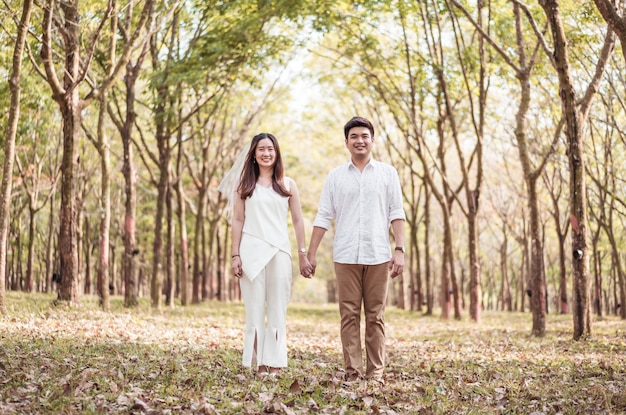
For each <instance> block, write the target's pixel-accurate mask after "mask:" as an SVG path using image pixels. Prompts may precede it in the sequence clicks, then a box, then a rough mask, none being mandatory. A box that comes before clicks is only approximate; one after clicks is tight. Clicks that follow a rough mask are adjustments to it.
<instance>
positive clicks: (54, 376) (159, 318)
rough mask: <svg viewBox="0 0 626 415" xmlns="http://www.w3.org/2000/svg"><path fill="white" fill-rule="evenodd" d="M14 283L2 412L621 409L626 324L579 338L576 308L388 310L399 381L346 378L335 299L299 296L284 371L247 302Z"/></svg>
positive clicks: (0, 387)
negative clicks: (552, 311)
mask: <svg viewBox="0 0 626 415" xmlns="http://www.w3.org/2000/svg"><path fill="white" fill-rule="evenodd" d="M52 300H53V297H52V296H49V295H45V294H23V293H14V292H8V293H7V306H8V308H9V314H8V315H7V316H2V317H0V413H18V414H21V413H24V414H26V413H28V414H31V413H34V414H40V413H42V414H44V413H54V414H57V413H59V414H75V413H76V414H78V413H87V414H91V413H93V414H96V413H98V414H99V413H124V414H128V413H136V414H139V413H145V414H168V413H172V414H179V413H185V414H186V413H188V414H191V413H194V414H195V413H198V414H235V413H237V414H257V413H264V412H265V413H281V414H309V413H322V414H337V413H340V414H498V413H499V414H537V415H538V414H584V413H589V414H621V413H626V359H625V356H626V354H625V353H626V330H625V327H626V325H625V322H624V321H621V320H618V319H616V318H614V317H608V318H605V319H604V320H602V321H595V322H594V324H593V331H594V333H593V336H592V337H591V338H590V339H587V340H585V341H573V340H572V334H571V331H572V318H571V316H557V315H550V316H548V320H547V321H548V323H547V334H546V336H545V337H544V338H532V337H530V336H529V332H530V324H531V316H530V315H529V314H527V313H526V314H522V313H490V312H486V313H484V316H483V322H482V323H481V324H480V325H476V324H475V323H472V322H471V321H468V320H463V321H442V320H441V319H440V318H438V317H426V316H422V315H420V314H416V313H411V312H407V311H403V310H397V309H395V308H393V307H390V308H389V309H388V311H387V316H386V320H387V356H388V359H387V360H388V363H387V368H386V373H385V376H386V381H387V382H386V385H385V386H384V387H382V388H380V387H378V386H377V385H373V384H370V383H366V382H363V383H360V384H355V385H351V386H350V387H344V386H342V385H341V382H340V380H339V378H340V376H341V373H342V357H341V353H340V351H341V344H340V340H339V323H338V312H337V307H336V306H335V305H329V306H312V305H303V304H291V305H290V308H289V312H288V330H289V332H288V341H289V358H290V361H289V368H288V369H287V370H285V371H284V372H283V374H282V375H281V376H280V377H279V378H276V379H273V378H272V379H267V378H259V377H257V376H255V375H254V374H253V373H252V372H251V371H250V370H249V369H246V368H243V367H241V363H240V361H241V347H242V335H243V334H242V331H243V327H244V324H245V323H244V310H243V305H242V304H239V303H232V304H222V303H217V302H211V303H204V304H201V305H194V306H191V307H186V308H183V307H176V308H174V309H163V310H153V309H151V308H150V306H149V303H148V302H147V301H142V302H141V303H140V305H139V307H138V308H137V309H132V310H129V309H125V308H123V306H122V299H121V298H113V299H112V310H113V311H111V312H110V313H104V312H102V311H100V310H98V306H97V300H96V299H95V298H93V297H83V298H82V300H81V304H80V305H79V306H78V307H74V308H67V307H52V306H51V303H52Z"/></svg>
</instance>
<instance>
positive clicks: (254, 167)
mask: <svg viewBox="0 0 626 415" xmlns="http://www.w3.org/2000/svg"><path fill="white" fill-rule="evenodd" d="M344 138H345V145H346V148H347V149H348V151H349V152H350V156H351V157H350V161H349V162H347V163H345V164H343V165H341V166H339V167H336V168H335V169H333V170H332V171H331V172H330V173H329V174H328V176H327V178H326V181H325V183H324V188H323V190H322V194H321V197H320V201H319V205H318V211H317V215H316V217H315V221H314V223H313V232H312V234H311V239H310V242H309V249H308V252H307V249H306V246H305V245H306V241H305V232H304V222H303V217H302V209H301V206H300V198H299V194H298V188H297V186H296V183H295V181H294V180H293V179H291V178H289V177H287V176H284V171H283V163H282V158H281V154H280V149H279V145H278V141H277V140H276V138H275V137H274V136H273V135H272V134H268V133H261V134H258V135H256V136H255V137H254V138H253V139H252V142H251V143H250V148H249V150H248V151H247V153H244V154H245V160H243V166H236V167H233V170H231V171H235V172H236V173H239V171H241V173H240V175H239V176H238V177H237V178H236V180H237V181H236V182H234V183H235V186H233V187H234V188H235V191H234V194H233V195H232V197H231V201H232V203H233V206H232V212H233V217H232V272H233V275H234V276H235V277H237V278H239V283H240V288H241V295H242V298H243V302H244V304H245V310H246V329H245V339H244V347H243V359H242V363H243V366H245V367H252V366H253V365H255V366H256V367H257V373H259V374H264V373H269V374H276V373H279V372H280V370H281V368H284V367H287V341H286V315H287V304H288V302H289V297H290V290H291V277H292V269H291V243H290V240H289V235H288V223H287V216H288V213H289V212H290V213H291V220H292V223H293V227H294V229H295V234H296V241H297V244H298V260H299V267H300V274H301V275H302V276H304V277H305V278H311V277H312V276H314V275H315V268H316V265H317V260H316V253H317V249H318V247H319V244H320V242H321V240H322V238H323V237H324V234H325V233H326V231H327V230H328V229H329V228H330V226H331V224H332V222H333V221H334V222H335V227H336V229H335V238H334V241H333V262H334V267H335V275H336V278H337V294H338V300H339V311H340V316H341V343H342V348H343V356H344V365H345V379H344V380H345V381H346V382H354V381H356V380H359V379H361V378H366V379H371V380H373V381H377V382H379V383H380V384H384V378H383V370H384V366H385V322H384V314H385V303H386V299H387V284H388V278H389V275H391V278H394V277H396V276H398V275H400V274H402V271H403V269H404V250H405V249H404V221H405V214H404V209H403V207H402V192H401V188H400V180H399V178H398V173H397V171H396V169H395V168H394V167H393V166H391V165H388V164H385V163H381V162H379V161H376V160H374V159H373V158H372V156H371V151H372V146H373V144H374V127H373V125H372V123H371V122H370V121H369V120H367V119H365V118H363V117H353V118H352V119H350V120H349V121H348V122H347V123H346V125H345V126H344ZM240 169H241V170H240ZM220 190H222V189H220ZM390 227H391V229H392V230H393V234H394V239H395V247H394V249H393V250H392V249H391V248H390V241H389V228H390ZM361 305H363V308H364V311H365V320H366V322H365V323H366V324H365V348H366V357H367V365H366V368H365V371H363V361H362V352H361V340H360V339H361V336H360V320H361Z"/></svg>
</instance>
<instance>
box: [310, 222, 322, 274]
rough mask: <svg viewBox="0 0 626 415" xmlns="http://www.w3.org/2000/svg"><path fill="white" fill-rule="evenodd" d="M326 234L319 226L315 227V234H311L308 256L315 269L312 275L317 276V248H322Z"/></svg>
mask: <svg viewBox="0 0 626 415" xmlns="http://www.w3.org/2000/svg"><path fill="white" fill-rule="evenodd" d="M325 234H326V229H324V228H321V227H319V226H314V227H313V232H311V241H310V242H309V252H308V253H307V256H308V258H309V262H310V263H311V266H312V267H313V272H311V275H315V267H316V266H317V259H316V258H315V256H316V255H317V248H319V246H320V242H322V238H323V237H324V235H325Z"/></svg>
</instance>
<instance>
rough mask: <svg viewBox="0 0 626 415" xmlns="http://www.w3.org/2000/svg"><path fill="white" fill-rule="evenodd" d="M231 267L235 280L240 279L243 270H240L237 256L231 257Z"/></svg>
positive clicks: (239, 261) (239, 260) (239, 259)
mask: <svg viewBox="0 0 626 415" xmlns="http://www.w3.org/2000/svg"><path fill="white" fill-rule="evenodd" d="M232 266H233V275H234V276H235V277H237V278H241V277H242V276H243V269H242V268H241V257H240V256H239V255H234V256H233V259H232Z"/></svg>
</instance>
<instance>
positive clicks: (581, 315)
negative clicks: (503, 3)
mask: <svg viewBox="0 0 626 415" xmlns="http://www.w3.org/2000/svg"><path fill="white" fill-rule="evenodd" d="M539 3H540V5H541V6H542V8H543V9H544V12H545V14H546V17H547V20H548V25H549V26H550V29H551V33H552V39H553V43H554V52H553V56H554V62H555V67H556V71H557V74H558V78H559V96H560V98H561V108H562V111H563V117H564V118H565V126H566V128H565V133H566V136H567V155H568V161H569V171H570V223H571V227H572V234H571V244H572V257H573V258H572V270H573V274H574V278H573V280H574V287H573V290H574V292H573V307H572V314H573V318H574V335H573V337H574V339H575V340H578V339H581V338H584V337H588V336H590V335H591V293H590V291H591V290H590V287H591V280H590V276H589V249H588V243H587V233H588V229H587V228H588V220H587V185H586V178H585V155H584V147H583V139H582V127H583V125H584V122H585V119H586V117H587V114H588V111H589V108H590V107H591V99H592V98H593V96H594V95H595V93H596V91H597V89H598V85H599V83H600V80H601V79H602V74H603V73H604V70H605V68H606V63H607V61H608V59H609V57H610V55H611V53H612V51H613V47H614V45H615V37H614V34H613V33H612V32H611V31H610V30H609V31H608V32H607V35H606V37H605V41H604V45H603V47H602V50H601V53H600V57H599V59H598V62H597V64H596V68H595V69H596V71H595V74H594V77H593V80H592V82H591V83H590V84H589V86H588V88H587V91H586V92H585V96H584V98H583V99H582V103H581V107H582V108H581V111H580V112H579V111H578V108H577V99H576V91H575V89H574V79H573V77H572V74H571V72H570V66H569V56H568V46H567V39H566V37H565V31H564V28H563V22H562V19H561V13H560V10H559V3H558V1H556V0H540V1H539Z"/></svg>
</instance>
